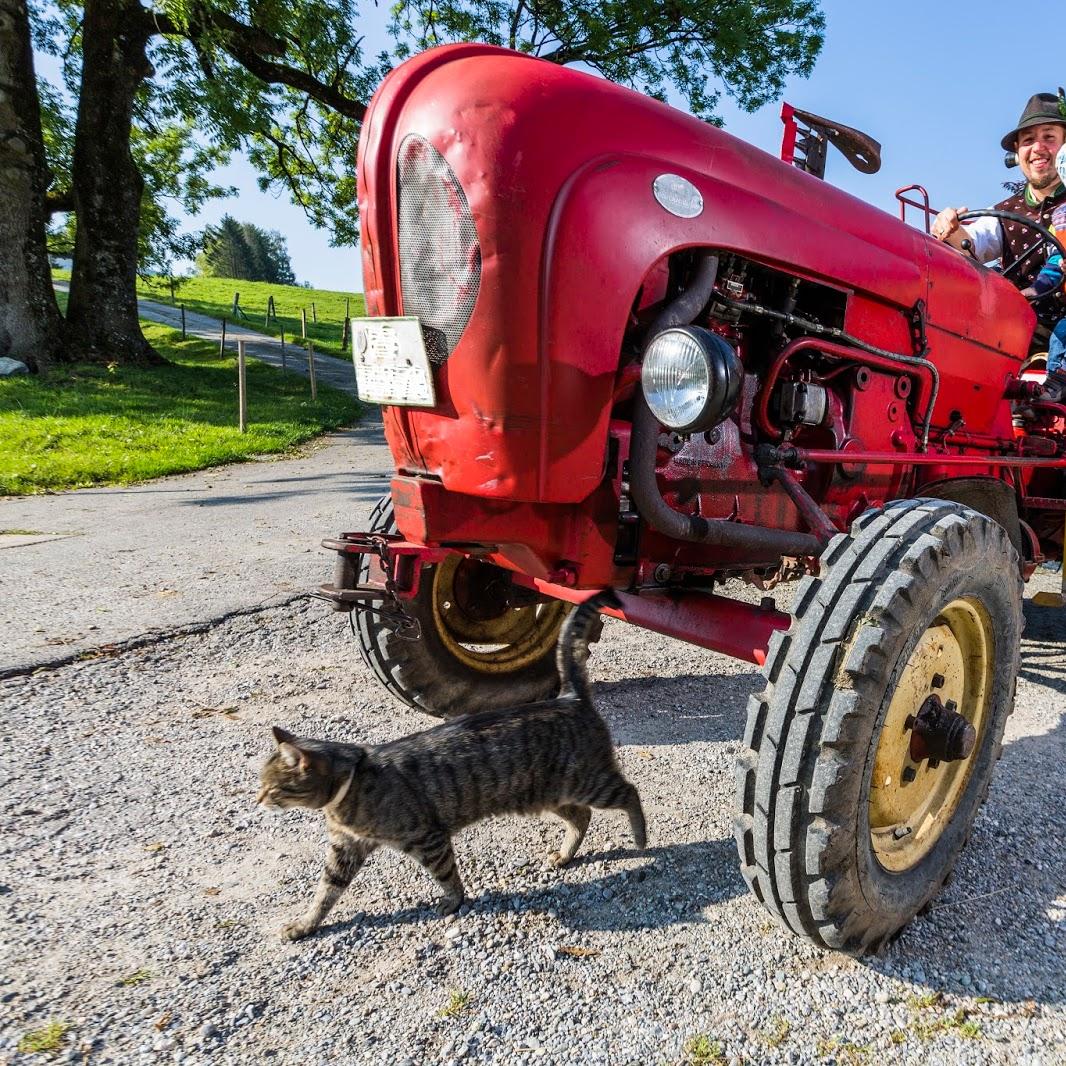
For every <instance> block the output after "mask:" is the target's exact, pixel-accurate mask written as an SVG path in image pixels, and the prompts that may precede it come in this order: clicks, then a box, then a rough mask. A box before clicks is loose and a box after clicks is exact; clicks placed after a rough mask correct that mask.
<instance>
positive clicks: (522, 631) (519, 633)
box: [432, 556, 567, 674]
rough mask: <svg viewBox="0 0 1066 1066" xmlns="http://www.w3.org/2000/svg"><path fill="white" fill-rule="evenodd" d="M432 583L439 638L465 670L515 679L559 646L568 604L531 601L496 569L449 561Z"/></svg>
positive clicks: (455, 558)
mask: <svg viewBox="0 0 1066 1066" xmlns="http://www.w3.org/2000/svg"><path fill="white" fill-rule="evenodd" d="M432 581H433V587H432V592H433V619H434V625H435V628H436V631H437V635H438V636H439V637H440V640H441V642H442V643H443V644H444V646H445V648H446V649H447V650H448V652H449V653H450V654H451V655H453V656H454V657H455V658H456V659H458V660H459V661H460V662H461V663H463V664H464V665H465V666H468V667H470V668H471V669H474V670H478V671H480V672H482V673H486V674H507V673H514V672H516V671H519V670H523V669H525V668H526V667H527V666H529V665H530V664H532V663H534V662H537V661H538V660H540V659H541V658H543V656H544V655H546V654H548V653H550V651H551V649H552V648H553V647H554V646H555V642H556V640H557V639H558V636H559V630H560V628H561V626H562V623H563V619H564V617H565V616H566V610H567V607H566V604H564V603H562V602H560V601H558V600H551V601H548V602H538V601H537V600H535V599H534V600H532V601H531V600H530V599H529V597H528V596H524V595H523V594H522V593H523V590H521V589H519V588H517V587H516V586H515V585H514V584H513V582H512V581H511V578H510V575H508V574H506V573H503V572H502V571H500V570H499V569H498V568H497V567H494V566H489V565H486V564H484V563H480V562H478V561H476V560H468V559H463V558H461V557H459V556H449V557H448V558H446V559H445V560H444V561H443V562H441V563H440V564H439V565H438V566H437V567H436V571H435V573H434V575H433V578H432Z"/></svg>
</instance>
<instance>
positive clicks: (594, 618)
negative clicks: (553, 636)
mask: <svg viewBox="0 0 1066 1066" xmlns="http://www.w3.org/2000/svg"><path fill="white" fill-rule="evenodd" d="M621 606H622V601H621V600H619V598H618V597H617V596H616V595H615V593H614V590H613V589H604V590H603V591H602V592H597V593H596V594H595V595H594V596H590V597H589V598H588V599H587V600H585V602H584V603H582V604H580V605H579V606H578V607H576V608H575V609H574V610H573V611H571V612H570V614H569V615H568V616H567V619H566V622H565V623H564V624H563V629H562V632H561V633H560V634H559V643H558V645H557V647H556V653H555V661H556V663H557V664H558V667H559V696H560V697H561V698H562V699H570V700H574V699H576V700H581V701H582V702H583V703H586V704H587V705H588V706H590V707H591V706H592V692H591V689H590V688H589V680H588V674H587V672H586V670H585V664H586V663H587V662H588V657H589V638H590V636H591V635H592V633H593V631H594V629H595V628H596V626H597V623H598V622H599V618H600V608H602V607H621Z"/></svg>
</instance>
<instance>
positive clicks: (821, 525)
mask: <svg viewBox="0 0 1066 1066" xmlns="http://www.w3.org/2000/svg"><path fill="white" fill-rule="evenodd" d="M760 473H761V474H762V476H763V477H765V478H766V479H767V481H778V482H780V483H781V487H782V488H783V489H784V490H785V492H787V493H788V498H789V499H790V500H791V501H792V502H793V503H794V504H795V505H796V510H797V511H799V513H800V514H801V515H802V516H803V521H804V522H806V523H807V526H808V528H809V529H810V531H811V532H812V533H813V534H814V535H815V536H816V537H817V538H818V539H819V540H820V541H821V542H822V546H823V547H824V546H825V545H826V544H828V543H829V542H830V541H831V540H832V539H833V538H834V537H835V536H836V535H837V533H839V532H840V530H838V529H837V527H836V526H834V525H833V523H832V522H830V521H829V517H828V515H826V513H825V511H823V510H822V509H821V507H819V506H818V503H817V501H816V500H815V499H814V497H813V496H812V495H811V494H810V493H809V492H808V491H807V490H806V489H805V488H804V487H803V486H802V485H801V484H800V483H799V482H798V481H797V480H796V475H795V474H793V473H792V471H791V470H786V469H785V468H784V467H781V466H771V467H769V468H764V469H763V470H761V471H760Z"/></svg>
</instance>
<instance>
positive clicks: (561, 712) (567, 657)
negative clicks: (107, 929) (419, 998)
mask: <svg viewBox="0 0 1066 1066" xmlns="http://www.w3.org/2000/svg"><path fill="white" fill-rule="evenodd" d="M605 603H617V599H616V598H615V597H614V595H613V593H610V592H604V593H599V594H597V595H596V596H595V597H593V598H592V599H591V600H589V601H586V603H585V604H583V605H582V606H580V607H578V608H577V610H575V611H573V612H571V614H570V617H569V618H568V620H567V622H566V624H565V625H564V627H563V631H562V633H561V634H560V637H559V646H558V651H557V660H558V666H559V674H560V695H559V697H558V698H557V699H554V700H550V701H547V702H544V703H535V704H530V705H527V706H524V707H518V708H513V709H505V710H495V711H483V712H480V713H478V714H470V715H464V716H462V717H460V718H455V719H452V720H451V721H449V722H446V723H444V724H443V725H439V726H437V727H435V728H433V729H427V730H426V731H424V732H422V733H415V734H412V735H411V736H408V737H402V738H400V739H399V740H393V741H390V742H389V743H388V744H379V745H377V746H375V747H366V748H364V747H359V746H357V745H355V744H334V743H331V742H329V741H324V740H306V739H303V738H300V737H295V736H293V735H292V734H291V733H287V732H285V730H283V729H278V728H275V729H274V737H275V739H276V740H277V745H278V746H277V749H276V750H275V751H274V752H273V753H272V754H271V756H270V758H269V759H268V761H267V763H266V765H265V766H264V767H263V772H262V781H261V784H262V787H261V789H260V792H259V802H260V803H261V804H263V805H264V806H269V807H310V808H312V809H315V810H320V811H322V813H323V814H324V815H325V816H326V827H327V830H328V833H329V840H330V851H329V856H328V857H327V860H326V866H325V869H324V870H323V872H322V877H321V879H320V881H319V884H318V889H317V891H316V893H315V898H314V900H313V901H312V903H311V906H310V908H309V909H308V910H307V912H306V913H305V914H304V915H303V916H302V917H301V918H299V919H297V920H296V921H295V922H290V923H289V924H288V925H286V926H285V928H284V929H283V930H282V937H283V938H284V939H286V940H299V939H300V938H301V937H305V936H308V935H309V934H311V933H313V932H314V931H315V930H316V929H318V927H319V926H320V925H321V924H322V921H323V919H324V918H325V917H326V915H327V914H328V913H329V911H330V908H331V907H332V906H333V904H334V903H336V902H337V899H338V898H339V897H340V895H341V893H342V892H343V891H344V890H345V889H346V888H347V887H348V885H349V884H350V883H351V881H352V878H353V877H355V875H356V873H358V871H359V868H360V867H361V866H362V865H363V861H364V860H365V859H366V858H367V856H368V855H369V854H370V853H371V852H372V851H374V850H375V848H377V847H378V846H379V845H381V844H385V845H388V846H389V847H393V848H396V849H397V850H399V851H402V852H405V853H406V854H408V855H410V856H411V857H412V858H414V859H417V860H418V862H420V863H421V864H422V865H423V866H424V867H425V868H426V869H427V870H428V871H429V873H430V874H431V875H432V876H433V877H434V878H436V880H437V881H438V882H439V883H440V885H441V887H442V888H443V889H444V898H443V899H442V900H441V902H440V904H439V906H438V911H439V913H440V914H442V915H445V914H451V913H452V912H453V911H454V910H455V909H456V908H457V907H458V906H459V905H460V904H461V903H462V902H463V882H462V881H461V880H460V877H459V871H458V870H457V869H456V866H455V855H454V853H453V851H452V844H451V838H452V834H453V833H455V832H457V831H458V830H460V829H462V828H463V827H464V826H468V825H470V824H471V823H473V822H476V821H479V820H480V819H482V818H488V817H490V816H492V815H498V814H536V813H539V812H541V811H550V812H552V813H554V814H557V815H558V816H559V817H560V818H562V819H563V821H564V822H566V823H567V830H566V835H565V837H564V839H563V843H562V846H561V848H560V849H559V851H557V852H553V853H552V854H551V855H550V856H549V861H550V862H551V863H552V864H553V865H555V866H562V865H564V864H565V863H567V862H569V861H570V860H571V859H572V858H573V857H574V853H575V852H576V851H577V849H578V847H579V845H580V844H581V841H582V838H583V837H584V835H585V830H586V829H587V828H588V824H589V819H590V817H591V808H593V807H597V808H618V809H620V810H624V811H625V812H626V814H628V816H629V825H630V828H631V830H632V833H633V839H634V842H635V843H636V846H637V848H638V849H642V848H643V847H644V844H645V829H644V812H643V810H642V808H641V805H640V796H639V795H638V794H637V790H636V789H635V788H634V787H633V786H632V785H631V784H630V783H629V782H628V781H627V780H626V779H625V778H624V777H623V776H622V772H621V770H620V769H619V767H618V762H617V761H616V759H615V753H614V747H613V746H612V744H611V737H610V734H609V733H608V731H607V725H606V723H605V722H604V720H603V719H602V718H601V717H600V715H599V713H598V712H597V711H596V708H595V705H594V704H593V701H592V693H591V691H590V689H589V684H588V679H587V677H586V675H585V660H586V658H587V654H588V638H589V632H590V630H591V628H592V626H593V625H594V623H595V622H596V620H597V607H598V606H601V605H603V604H605Z"/></svg>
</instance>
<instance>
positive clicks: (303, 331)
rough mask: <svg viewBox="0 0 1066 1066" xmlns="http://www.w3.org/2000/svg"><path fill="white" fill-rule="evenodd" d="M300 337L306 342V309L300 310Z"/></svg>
mask: <svg viewBox="0 0 1066 1066" xmlns="http://www.w3.org/2000/svg"><path fill="white" fill-rule="evenodd" d="M300 337H301V339H302V340H307V308H306V307H301V308H300Z"/></svg>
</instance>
